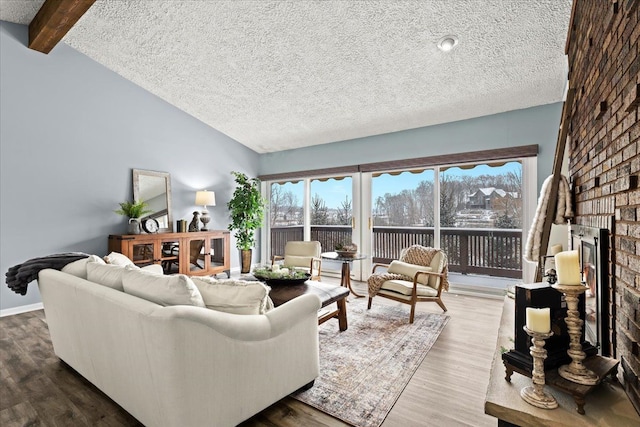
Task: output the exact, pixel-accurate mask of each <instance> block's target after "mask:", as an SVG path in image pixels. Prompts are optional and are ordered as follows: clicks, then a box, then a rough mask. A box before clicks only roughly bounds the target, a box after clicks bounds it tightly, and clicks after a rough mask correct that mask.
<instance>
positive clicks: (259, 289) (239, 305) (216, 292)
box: [192, 277, 273, 314]
mask: <svg viewBox="0 0 640 427" xmlns="http://www.w3.org/2000/svg"><path fill="white" fill-rule="evenodd" d="M192 279H193V283H195V285H196V286H197V287H198V289H199V290H200V294H202V299H203V300H204V303H205V305H206V307H207V308H210V309H212V310H217V311H224V312H226V313H234V314H264V313H266V312H267V311H268V310H270V309H271V308H273V302H272V301H271V298H269V291H270V290H271V288H269V287H268V286H266V285H265V284H263V283H262V282H255V281H245V280H233V279H231V280H216V279H214V278H212V277H192Z"/></svg>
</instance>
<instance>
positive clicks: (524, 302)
mask: <svg viewBox="0 0 640 427" xmlns="http://www.w3.org/2000/svg"><path fill="white" fill-rule="evenodd" d="M514 293H515V318H514V320H515V321H514V329H513V330H512V332H511V333H512V334H513V335H512V336H513V337H514V348H513V349H511V350H509V351H508V352H506V353H504V354H502V360H503V361H504V364H505V367H506V368H507V371H511V372H512V371H513V369H514V368H515V370H516V371H517V372H520V373H526V374H523V375H527V374H529V373H530V372H531V370H532V369H533V359H532V357H531V354H530V351H529V347H530V345H531V339H530V337H529V335H527V333H526V332H525V331H524V329H523V326H525V324H526V309H527V307H537V308H549V317H550V321H551V325H550V328H551V331H553V336H552V337H550V338H548V339H547V340H546V343H545V349H546V351H547V358H546V359H545V361H544V367H545V370H550V369H554V368H557V367H559V366H560V365H564V364H566V363H569V362H571V358H570V357H569V355H568V354H567V350H568V349H569V332H568V330H567V324H566V323H565V318H566V317H567V308H566V303H565V301H564V300H563V298H562V294H560V293H559V292H557V291H556V290H555V289H553V288H552V287H551V286H549V284H548V283H546V282H543V283H532V284H519V285H516V286H515V288H514ZM578 305H579V307H581V308H582V312H583V313H584V306H585V299H584V296H580V298H579V301H578ZM581 342H582V349H583V350H584V351H585V352H586V353H587V354H588V355H590V356H591V355H595V354H596V353H597V349H596V348H595V347H594V346H593V345H591V344H590V343H589V342H587V341H586V340H585V337H584V335H583V336H582V337H581Z"/></svg>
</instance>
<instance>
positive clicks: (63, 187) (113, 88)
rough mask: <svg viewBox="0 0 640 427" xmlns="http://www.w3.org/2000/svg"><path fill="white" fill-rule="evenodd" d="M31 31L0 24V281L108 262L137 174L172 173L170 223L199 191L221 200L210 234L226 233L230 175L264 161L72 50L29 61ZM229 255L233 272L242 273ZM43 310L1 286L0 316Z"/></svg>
mask: <svg viewBox="0 0 640 427" xmlns="http://www.w3.org/2000/svg"><path fill="white" fill-rule="evenodd" d="M26 44H27V27H26V26H22V25H15V24H11V23H7V22H0V93H1V94H2V96H1V97H0V161H1V163H0V173H1V175H0V176H1V179H0V185H1V187H0V197H1V199H0V271H2V272H3V275H4V273H5V272H6V271H7V270H8V269H9V267H11V266H13V265H16V264H19V263H21V262H23V261H26V260H27V259H30V258H33V257H37V256H43V255H48V254H52V253H59V252H67V251H82V252H87V253H96V254H101V255H102V254H106V252H107V236H108V235H109V234H113V233H121V232H125V230H126V225H125V219H124V217H121V216H119V215H116V214H115V213H113V211H114V210H115V209H117V208H118V203H119V202H122V201H125V200H127V199H129V200H130V199H132V197H133V194H132V193H133V190H132V182H131V180H132V178H131V174H132V169H134V168H137V169H150V170H157V171H163V172H170V173H171V177H172V181H171V184H172V187H173V210H174V219H180V218H182V219H187V220H188V221H190V220H191V217H192V214H191V213H192V212H193V211H194V210H196V209H201V207H197V206H195V205H194V201H195V192H196V190H199V189H203V188H207V189H209V190H213V191H215V192H216V201H217V206H216V207H209V213H210V215H211V216H212V222H211V223H210V224H209V228H212V229H213V228H215V229H225V228H226V227H227V224H228V214H227V209H226V203H227V201H228V200H229V198H230V196H231V193H232V191H233V186H234V183H233V179H232V176H231V175H230V172H231V171H232V170H237V171H242V172H245V173H247V174H248V175H250V176H256V175H257V174H258V162H259V155H258V154H257V153H255V152H254V151H252V150H249V149H248V148H246V147H244V146H243V145H240V144H239V143H237V142H236V141H234V140H233V139H231V138H229V137H227V136H225V135H223V134H221V133H220V132H218V131H216V130H214V129H212V128H211V127H209V126H207V125H205V124H203V123H202V122H200V121H199V120H197V119H195V118H193V117H192V116H189V115H187V114H186V113H184V112H182V111H180V110H178V109H177V108H175V107H173V106H171V105H169V104H168V103H166V102H164V101H163V100H161V99H160V98H157V97H156V96H154V95H151V94H150V93H148V92H147V91H145V90H143V89H142V88H140V87H138V86H136V85H134V84H133V83H131V82H129V81H127V80H125V79H124V78H122V77H120V76H119V75H117V74H115V73H114V72H112V71H109V70H108V69H106V68H105V67H103V66H101V65H99V64H98V63H96V62H94V61H93V60H91V59H90V58H88V57H86V56H85V55H83V54H81V53H79V52H77V51H76V50H74V49H72V48H70V47H69V46H66V45H65V44H59V45H58V46H57V47H56V48H54V50H53V51H52V52H51V53H50V54H49V55H44V54H42V53H39V52H36V51H32V50H29V49H28V48H27V47H26ZM237 258H238V256H237V252H236V251H234V250H232V251H231V260H232V268H233V267H237V266H238V259H237ZM37 302H40V295H39V293H38V289H37V286H36V283H35V282H33V283H31V284H30V285H29V290H28V292H27V295H26V296H21V295H17V294H15V293H13V292H11V291H10V290H9V289H8V288H7V286H6V285H5V284H4V283H3V284H2V286H0V309H3V310H4V309H8V308H12V307H18V306H22V305H29V304H34V303H37Z"/></svg>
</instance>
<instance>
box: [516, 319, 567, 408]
mask: <svg viewBox="0 0 640 427" xmlns="http://www.w3.org/2000/svg"><path fill="white" fill-rule="evenodd" d="M522 329H524V331H525V332H526V333H527V334H529V336H530V337H531V344H533V345H532V346H531V347H530V348H529V350H530V354H531V357H533V370H532V371H531V380H532V381H533V386H528V387H525V388H523V389H522V390H520V397H522V399H524V401H525V402H527V403H528V404H529V405H533V406H535V407H538V408H542V409H555V408H557V407H558V402H557V401H556V399H555V397H553V396H552V395H550V394H547V393H545V392H544V383H545V377H544V359H546V358H547V350H545V348H544V340H546V339H547V338H549V337H550V336H551V335H553V332H551V331H549V332H546V333H545V332H535V331H532V330H531V329H529V328H527V327H526V326H523V327H522Z"/></svg>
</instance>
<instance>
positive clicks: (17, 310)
mask: <svg viewBox="0 0 640 427" xmlns="http://www.w3.org/2000/svg"><path fill="white" fill-rule="evenodd" d="M43 308H44V306H43V305H42V303H41V302H39V303H37V304H29V305H21V306H20V307H14V308H6V309H4V310H0V317H5V316H13V315H14V314H20V313H26V312H28V311H36V310H42V309H43Z"/></svg>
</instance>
